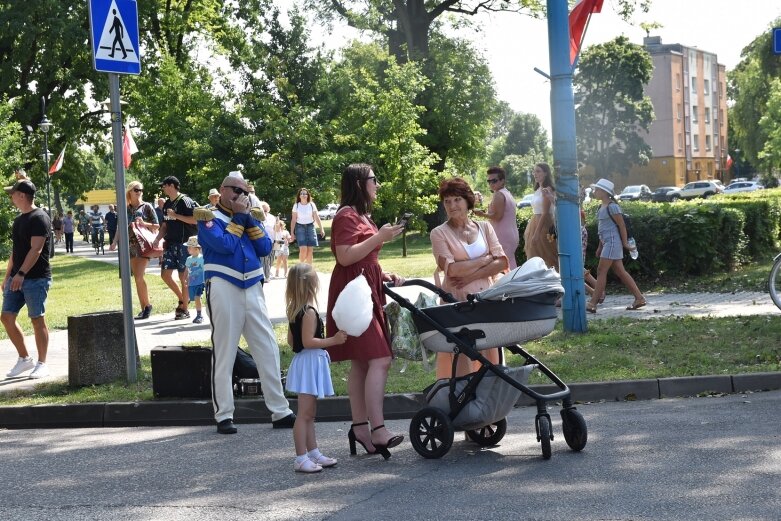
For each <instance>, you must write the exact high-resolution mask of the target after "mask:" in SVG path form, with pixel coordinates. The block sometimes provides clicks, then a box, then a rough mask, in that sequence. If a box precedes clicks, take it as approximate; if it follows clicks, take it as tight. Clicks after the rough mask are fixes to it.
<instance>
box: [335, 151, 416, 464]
mask: <svg viewBox="0 0 781 521" xmlns="http://www.w3.org/2000/svg"><path fill="white" fill-rule="evenodd" d="M378 188H379V182H378V181H377V177H376V176H375V175H374V172H373V170H372V167H371V166H370V165H367V164H362V163H361V164H352V165H350V166H348V167H347V168H346V169H345V170H344V172H343V173H342V200H341V203H340V205H339V210H338V211H337V212H336V215H335V216H334V221H333V224H332V227H331V251H332V252H333V254H334V256H335V257H336V266H335V267H334V271H333V274H332V275H331V284H330V287H329V288H328V317H327V328H328V334H329V335H333V334H334V333H335V332H336V331H338V330H339V328H338V327H336V323H335V322H334V319H333V317H332V316H331V310H332V309H333V307H334V304H335V303H336V298H337V297H338V296H339V293H341V291H342V289H344V287H345V286H346V285H347V284H348V283H349V282H350V281H351V280H353V279H354V278H355V277H357V276H358V275H360V274H361V273H363V275H364V276H365V277H366V280H367V281H368V283H369V286H370V287H371V290H372V301H373V304H374V305H373V315H374V316H373V318H372V321H371V323H370V324H369V328H368V329H367V330H366V331H365V332H364V333H363V334H362V335H361V336H359V337H352V336H350V337H347V341H346V342H345V343H344V344H342V345H340V346H334V347H332V348H329V349H328V353H329V354H330V355H331V360H332V361H334V362H339V361H342V360H350V361H351V366H350V373H349V375H348V378H347V393H348V395H349V398H350V410H351V412H352V419H353V424H352V425H351V426H350V431H349V432H348V433H347V434H348V437H349V442H350V454H355V453H356V450H355V449H356V442H357V443H359V444H360V445H361V446H362V447H363V448H364V450H366V452H368V453H369V454H377V453H379V454H382V455H383V456H384V457H385V458H386V459H387V458H388V457H390V453H389V452H388V449H389V448H391V447H395V446H396V445H398V444H399V443H401V442H402V441H403V440H404V437H403V436H398V435H394V434H392V433H391V432H390V431H388V429H386V428H385V420H384V415H383V401H384V399H385V381H386V380H387V379H388V369H389V368H390V365H391V358H392V352H391V348H390V342H389V338H390V337H389V335H388V331H387V330H386V327H385V313H384V311H383V305H384V304H385V295H384V293H383V292H382V284H383V282H386V281H393V282H394V284H396V285H397V286H400V285H401V284H403V283H404V279H403V278H402V277H399V276H397V275H395V274H391V273H384V272H383V271H382V268H381V267H380V264H379V262H378V261H377V256H378V254H379V252H380V250H381V249H382V245H383V243H385V242H387V241H389V240H391V239H393V238H394V237H396V236H397V235H399V234H400V233H401V231H402V229H403V226H402V225H391V224H386V225H384V226H383V227H382V228H379V229H378V228H377V226H376V225H375V224H374V222H373V221H372V220H371V218H370V217H369V215H370V214H371V207H372V202H373V201H374V200H375V199H376V198H377V189H378ZM367 420H368V421H367ZM369 423H371V429H370V426H369Z"/></svg>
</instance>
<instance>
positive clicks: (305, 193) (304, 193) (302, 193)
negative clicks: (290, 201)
mask: <svg viewBox="0 0 781 521" xmlns="http://www.w3.org/2000/svg"><path fill="white" fill-rule="evenodd" d="M301 195H309V192H301Z"/></svg>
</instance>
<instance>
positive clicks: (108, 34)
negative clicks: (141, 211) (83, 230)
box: [89, 0, 141, 382]
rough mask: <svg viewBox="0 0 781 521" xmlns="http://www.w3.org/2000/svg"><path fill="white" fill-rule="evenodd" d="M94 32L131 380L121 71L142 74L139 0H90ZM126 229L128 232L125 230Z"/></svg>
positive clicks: (130, 378)
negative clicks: (103, 89) (107, 104)
mask: <svg viewBox="0 0 781 521" xmlns="http://www.w3.org/2000/svg"><path fill="white" fill-rule="evenodd" d="M89 16H90V36H91V41H92V62H93V65H94V66H95V70H96V71H98V72H108V73H109V75H108V82H109V93H110V100H111V135H112V139H113V142H114V182H115V184H116V191H117V210H118V212H117V213H118V223H117V226H118V231H119V232H120V233H119V240H118V243H119V274H120V278H121V280H122V310H123V318H124V325H125V354H126V359H127V364H126V365H127V381H128V382H135V381H137V380H138V376H137V371H138V368H137V367H136V354H137V353H138V349H137V348H136V330H135V323H134V321H133V300H132V296H133V294H132V292H131V289H130V251H129V242H128V239H129V238H128V225H129V223H128V218H127V202H126V201H125V163H124V160H123V153H122V152H123V150H122V148H123V140H122V107H121V103H120V99H119V74H139V73H140V72H141V57H140V54H139V46H138V6H137V4H136V2H135V0H90V2H89ZM122 230H124V232H122Z"/></svg>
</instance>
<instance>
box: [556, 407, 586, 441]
mask: <svg viewBox="0 0 781 521" xmlns="http://www.w3.org/2000/svg"><path fill="white" fill-rule="evenodd" d="M561 430H562V431H563V432H564V439H565V440H566V442H567V445H569V448H570V449H572V450H576V451H580V450H583V448H584V447H585V446H586V441H588V429H587V428H586V420H584V419H583V415H582V414H580V413H579V412H578V411H577V409H575V408H572V409H562V410H561Z"/></svg>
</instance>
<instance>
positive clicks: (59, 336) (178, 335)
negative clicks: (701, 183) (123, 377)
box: [0, 240, 781, 392]
mask: <svg viewBox="0 0 781 521" xmlns="http://www.w3.org/2000/svg"><path fill="white" fill-rule="evenodd" d="M63 249H64V248H61V245H58V250H59V251H58V253H60V254H62V255H64V254H65V253H64V252H63V251H62V250H63ZM75 255H78V256H82V257H85V258H90V259H94V260H100V261H104V262H112V263H115V264H116V263H118V257H117V254H116V252H108V251H107V252H106V255H95V253H94V251H93V250H92V248H90V247H89V245H87V244H86V243H84V242H82V241H78V240H77V241H76V243H75ZM150 264H155V263H154V262H152V263H150ZM147 272H148V273H149V274H150V276H159V274H160V268H159V267H158V266H150V267H149V268H148V270H147ZM319 276H320V294H319V301H320V302H321V305H322V303H325V302H326V301H327V300H328V299H327V295H328V285H329V282H330V274H328V273H320V274H319ZM429 281H431V280H429ZM420 290H421V288H419V287H412V288H402V289H401V290H399V291H400V293H401V294H402V295H404V296H405V297H407V298H410V299H412V300H413V301H414V300H415V297H416V296H417V294H418V293H419V291H420ZM424 291H425V290H424ZM284 292H285V280H284V279H272V280H271V281H269V282H268V283H267V284H266V286H265V293H266V302H267V304H268V309H269V314H270V315H271V319H272V321H273V322H285V321H286V318H285V305H284V298H285V296H284ZM647 298H648V302H649V304H648V306H647V307H645V308H641V309H639V310H636V311H627V310H626V309H625V308H626V306H627V305H629V304H631V302H632V297H631V296H630V295H608V297H607V299H606V300H605V303H604V304H602V305H600V307H599V311H598V313H597V314H595V315H592V314H587V318H588V320H599V319H605V318H615V317H621V316H627V317H633V318H639V319H647V318H654V317H664V316H683V315H690V316H701V317H702V316H714V317H715V316H737V315H765V314H771V315H776V314H779V313H781V312H780V311H779V310H778V308H777V307H776V306H775V305H773V303H772V301H771V300H770V296H769V295H768V294H766V293H757V292H739V293H732V294H730V293H685V294H671V293H667V294H655V293H649V294H647ZM210 334H211V328H210V325H209V323H208V317H207V318H206V321H205V322H204V323H203V324H192V323H191V321H189V320H173V313H166V314H156V315H153V316H152V317H151V318H150V319H149V320H146V321H139V322H137V323H136V338H137V342H138V346H139V351H140V352H141V354H148V353H149V351H150V350H151V349H152V348H153V347H156V346H159V345H182V344H187V343H199V342H201V343H204V344H208V343H209V338H210ZM27 345H28V348H31V349H32V351H33V352H34V346H35V342H34V340H33V338H32V336H30V337H28V341H27ZM33 356H35V354H33ZM15 360H16V359H15V351H14V348H13V346H12V345H11V343H10V341H9V340H1V341H0V371H1V372H0V378H4V375H5V372H6V371H7V369H6V366H7V367H8V368H10V367H11V366H12V365H13V363H14V361H15ZM48 363H49V366H50V369H51V373H52V376H51V378H58V379H67V376H68V332H67V330H60V331H54V332H52V334H51V337H50V345H49V356H48ZM35 383H36V382H35V381H33V380H30V379H28V378H27V377H26V376H23V377H19V378H10V379H9V378H5V379H0V392H8V391H13V390H18V389H32V388H33V387H34V385H35Z"/></svg>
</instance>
